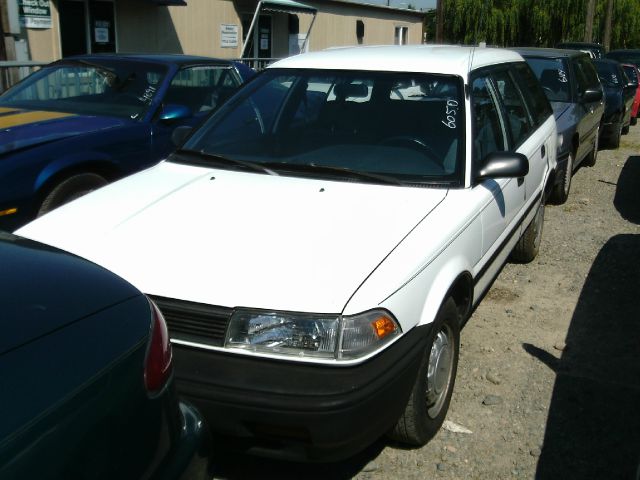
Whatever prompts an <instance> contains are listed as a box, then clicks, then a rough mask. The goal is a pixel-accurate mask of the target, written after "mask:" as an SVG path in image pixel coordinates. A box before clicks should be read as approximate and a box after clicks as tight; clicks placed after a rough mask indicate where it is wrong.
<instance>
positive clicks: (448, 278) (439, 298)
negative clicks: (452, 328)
mask: <svg viewBox="0 0 640 480" xmlns="http://www.w3.org/2000/svg"><path fill="white" fill-rule="evenodd" d="M443 260H444V259H443ZM426 270H427V269H425V270H424V271H423V272H422V273H425V271H426ZM470 271H471V265H470V264H469V261H468V260H467V258H465V257H464V256H462V255H457V256H456V257H453V258H447V259H446V262H443V264H442V265H439V266H438V267H437V270H436V272H435V273H436V276H435V278H433V280H431V282H430V286H429V289H428V291H427V296H426V298H425V299H424V303H423V306H422V311H421V313H420V318H419V320H418V324H417V325H416V326H422V325H427V324H430V323H432V322H433V321H434V320H435V317H436V314H437V313H438V310H439V309H440V305H442V303H443V302H444V301H445V300H446V299H447V297H448V296H449V294H450V291H451V289H452V287H453V286H454V285H455V284H456V282H458V281H459V280H461V277H463V276H465V275H467V276H468V277H469V279H471V273H469V272H470ZM432 273H433V272H432ZM432 273H426V276H431V274H432ZM416 280H418V281H423V280H421V279H416ZM427 282H428V280H427ZM469 287H470V288H469V291H468V295H467V298H468V299H469V302H467V305H465V306H464V308H463V309H461V310H462V311H465V313H466V311H468V310H469V304H470V299H471V297H472V296H473V282H472V281H469ZM456 303H457V302H456Z"/></svg>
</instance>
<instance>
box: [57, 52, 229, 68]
mask: <svg viewBox="0 0 640 480" xmlns="http://www.w3.org/2000/svg"><path fill="white" fill-rule="evenodd" d="M107 58H108V59H113V60H129V61H144V62H152V63H162V64H166V65H169V64H171V65H187V64H201V63H211V64H217V65H231V64H233V63H234V62H232V61H231V60H225V59H222V58H211V57H201V56H197V55H183V54H179V53H175V54H170V53H163V54H153V53H97V54H96V53H94V54H87V55H74V56H71V57H65V58H64V59H63V60H65V59H74V60H77V59H83V60H100V59H107Z"/></svg>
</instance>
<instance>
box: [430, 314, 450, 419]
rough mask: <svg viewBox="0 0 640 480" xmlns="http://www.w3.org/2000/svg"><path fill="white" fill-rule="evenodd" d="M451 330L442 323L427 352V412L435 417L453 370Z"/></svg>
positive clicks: (438, 411)
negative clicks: (429, 350)
mask: <svg viewBox="0 0 640 480" xmlns="http://www.w3.org/2000/svg"><path fill="white" fill-rule="evenodd" d="M451 338H452V335H451V330H450V329H449V327H448V326H446V325H444V326H443V327H442V328H441V329H440V331H439V332H438V333H437V334H436V337H435V339H434V340H433V345H432V346H431V352H430V353H429V365H428V367H427V413H428V415H429V417H431V418H435V417H436V416H438V414H439V413H440V410H442V405H443V404H444V401H445V399H446V397H447V392H448V390H449V384H450V383H451V373H452V371H453V353H454V352H453V348H454V347H453V345H452V343H451Z"/></svg>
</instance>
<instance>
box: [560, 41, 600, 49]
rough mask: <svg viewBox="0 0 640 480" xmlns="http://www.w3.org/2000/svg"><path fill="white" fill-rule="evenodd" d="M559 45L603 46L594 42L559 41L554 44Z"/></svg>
mask: <svg viewBox="0 0 640 480" xmlns="http://www.w3.org/2000/svg"><path fill="white" fill-rule="evenodd" d="M559 45H580V46H581V47H592V48H603V47H602V44H601V43H594V42H560V43H558V44H556V46H559Z"/></svg>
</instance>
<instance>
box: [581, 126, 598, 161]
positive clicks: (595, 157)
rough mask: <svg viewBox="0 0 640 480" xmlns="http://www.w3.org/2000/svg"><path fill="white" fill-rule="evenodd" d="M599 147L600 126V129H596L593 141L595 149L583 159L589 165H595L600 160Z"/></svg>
mask: <svg viewBox="0 0 640 480" xmlns="http://www.w3.org/2000/svg"><path fill="white" fill-rule="evenodd" d="M599 148H600V127H598V129H597V130H596V139H595V141H594V142H593V150H591V153H589V155H587V156H586V158H585V159H584V160H583V163H584V164H585V165H586V166H587V167H593V166H594V165H595V164H596V160H598V149H599Z"/></svg>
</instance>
